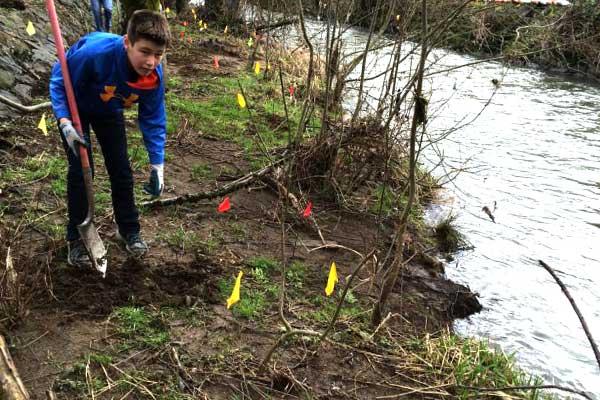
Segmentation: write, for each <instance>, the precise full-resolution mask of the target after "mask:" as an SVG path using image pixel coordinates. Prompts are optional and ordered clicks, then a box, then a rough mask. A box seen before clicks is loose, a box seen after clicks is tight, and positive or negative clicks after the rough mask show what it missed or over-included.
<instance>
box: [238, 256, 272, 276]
mask: <svg viewBox="0 0 600 400" xmlns="http://www.w3.org/2000/svg"><path fill="white" fill-rule="evenodd" d="M246 264H247V265H248V266H249V267H251V268H253V269H260V270H263V271H265V272H268V273H270V272H272V271H273V270H274V269H275V268H278V267H279V261H277V260H275V259H273V258H270V257H264V256H257V257H252V258H250V259H249V260H247V261H246Z"/></svg>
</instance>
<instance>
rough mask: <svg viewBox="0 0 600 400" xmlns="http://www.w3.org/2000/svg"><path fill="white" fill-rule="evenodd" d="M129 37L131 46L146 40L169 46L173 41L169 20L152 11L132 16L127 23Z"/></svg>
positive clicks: (136, 13)
mask: <svg viewBox="0 0 600 400" xmlns="http://www.w3.org/2000/svg"><path fill="white" fill-rule="evenodd" d="M127 37H128V38H129V41H130V42H131V44H134V43H135V41H136V40H138V39H146V40H150V41H152V42H154V43H156V44H158V45H159V46H168V45H169V42H170V41H171V34H170V32H169V24H168V22H167V19H166V18H165V17H164V16H163V15H162V14H160V13H158V12H155V11H150V10H137V11H136V12H134V13H133V14H132V15H131V18H129V22H128V23H127Z"/></svg>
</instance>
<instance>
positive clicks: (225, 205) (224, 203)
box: [217, 197, 231, 213]
mask: <svg viewBox="0 0 600 400" xmlns="http://www.w3.org/2000/svg"><path fill="white" fill-rule="evenodd" d="M230 208H231V202H230V201H229V197H225V199H224V200H223V201H222V202H221V204H219V207H218V208H217V211H218V212H220V213H225V212H227V211H229V209H230Z"/></svg>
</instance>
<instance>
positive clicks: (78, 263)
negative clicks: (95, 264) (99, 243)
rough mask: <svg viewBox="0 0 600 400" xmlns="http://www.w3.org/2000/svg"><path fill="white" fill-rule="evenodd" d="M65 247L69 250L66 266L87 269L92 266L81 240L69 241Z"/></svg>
mask: <svg viewBox="0 0 600 400" xmlns="http://www.w3.org/2000/svg"><path fill="white" fill-rule="evenodd" d="M67 247H68V249H69V254H68V255H67V264H69V265H70V266H72V267H88V266H91V265H92V263H91V261H90V257H89V255H88V252H87V250H86V248H85V246H84V245H83V241H82V240H81V239H77V240H71V241H69V243H68V244H67Z"/></svg>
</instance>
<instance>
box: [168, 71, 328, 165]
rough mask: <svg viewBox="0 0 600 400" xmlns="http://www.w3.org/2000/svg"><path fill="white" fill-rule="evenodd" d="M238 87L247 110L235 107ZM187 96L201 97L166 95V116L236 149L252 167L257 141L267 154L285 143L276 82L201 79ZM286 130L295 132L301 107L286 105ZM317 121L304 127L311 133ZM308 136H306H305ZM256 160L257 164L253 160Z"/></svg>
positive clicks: (257, 152) (257, 153) (242, 78)
mask: <svg viewBox="0 0 600 400" xmlns="http://www.w3.org/2000/svg"><path fill="white" fill-rule="evenodd" d="M240 84H241V85H242V87H243V88H244V92H245V94H246V101H247V104H248V107H249V109H250V110H251V112H250V113H251V116H250V114H249V112H248V109H246V108H245V109H242V108H240V107H239V105H238V103H237V99H236V95H237V93H238V92H240V89H239V85H240ZM191 92H192V93H191V94H192V95H194V94H198V93H201V94H202V95H205V96H204V97H203V98H202V99H193V98H185V97H184V96H183V95H182V94H178V95H169V94H168V95H167V97H168V100H167V104H168V105H169V108H170V109H169V111H170V113H169V114H170V115H171V114H173V115H179V116H185V117H186V118H187V119H189V120H190V121H191V123H192V125H193V126H194V127H195V128H197V129H199V130H202V131H204V132H210V135H212V136H215V137H217V138H219V139H224V140H228V141H232V142H234V143H237V144H238V145H240V146H241V147H242V148H243V149H244V150H245V152H246V155H247V156H248V158H249V159H250V160H251V161H254V162H255V163H256V166H259V165H262V162H264V160H262V155H261V148H262V144H260V139H259V138H258V135H260V136H261V138H262V142H264V144H265V146H266V149H267V150H268V151H270V150H272V149H274V148H278V147H281V146H285V145H286V144H287V142H288V123H287V120H286V116H285V110H284V106H283V103H282V100H281V95H280V88H279V83H278V81H276V80H273V81H265V80H262V79H257V78H256V77H255V76H254V75H253V74H248V73H241V74H240V75H238V76H235V77H230V76H221V77H217V78H205V79H204V80H200V81H196V82H194V83H193V84H192V88H191ZM288 114H289V128H290V129H291V130H292V132H295V131H296V129H297V126H298V123H299V120H300V114H301V106H300V105H292V104H288ZM319 124H320V120H319V119H318V118H313V120H312V121H310V123H309V124H308V125H309V126H311V129H315V132H316V131H317V130H318V129H319ZM309 134H310V133H309ZM257 157H258V161H257V160H256V159H257Z"/></svg>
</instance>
